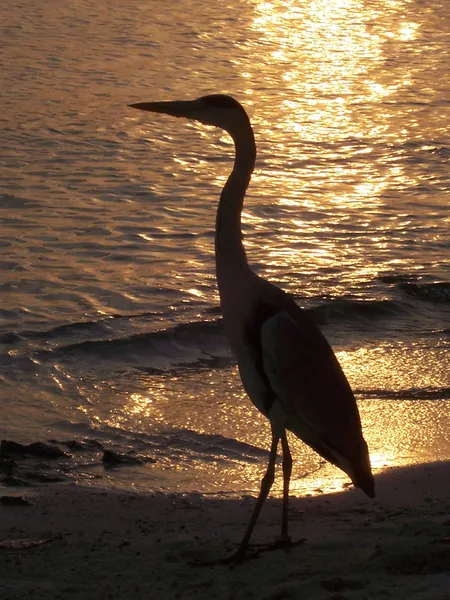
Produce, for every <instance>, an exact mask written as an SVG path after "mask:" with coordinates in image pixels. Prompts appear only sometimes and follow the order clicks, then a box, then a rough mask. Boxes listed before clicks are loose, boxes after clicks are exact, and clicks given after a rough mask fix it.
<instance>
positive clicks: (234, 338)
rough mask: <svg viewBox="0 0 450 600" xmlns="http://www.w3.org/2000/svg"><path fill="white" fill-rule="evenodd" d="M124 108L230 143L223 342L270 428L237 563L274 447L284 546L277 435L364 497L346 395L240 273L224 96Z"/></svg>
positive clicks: (242, 174) (239, 193)
mask: <svg viewBox="0 0 450 600" xmlns="http://www.w3.org/2000/svg"><path fill="white" fill-rule="evenodd" d="M130 106H131V107H133V108H138V109H141V110H145V111H149V112H154V113H164V114H167V115H171V116H173V117H184V118H187V119H193V120H195V121H199V122H200V123H204V124H205V125H214V126H216V127H220V128H222V129H224V130H225V131H227V132H228V133H229V134H230V136H231V137H232V138H233V140H234V145H235V160H234V166H233V170H232V171H231V174H230V175H229V177H228V179H227V182H226V184H225V187H224V188H223V190H222V193H221V196H220V201H219V206H218V210H217V218H216V236H215V256H216V274H217V283H218V288H219V294H220V305H221V309H222V314H223V321H224V326H225V333H226V336H227V338H228V341H229V343H230V346H231V348H232V350H233V352H234V354H235V356H236V359H237V363H238V367H239V373H240V376H241V380H242V384H243V386H244V388H245V390H246V392H247V394H248V396H249V397H250V399H251V401H252V402H253V404H254V405H255V406H256V407H257V408H258V409H259V410H260V411H261V412H262V413H263V415H265V416H266V417H267V418H268V419H269V421H270V426H271V433H272V441H271V445H270V453H269V461H268V465H267V470H266V473H265V475H264V477H263V478H262V482H261V490H260V493H259V496H258V499H257V501H256V504H255V506H254V509H253V512H252V515H251V517H250V521H249V523H248V526H247V529H246V531H245V533H244V536H243V538H242V541H241V543H240V545H239V547H238V550H237V551H236V552H235V553H234V554H233V556H232V557H230V558H232V560H241V559H243V558H244V557H245V554H246V551H247V548H248V544H249V541H250V537H251V535H252V532H253V528H254V526H255V523H256V521H257V519H258V515H259V513H260V511H261V508H262V506H263V504H264V501H265V499H266V498H267V496H268V494H269V492H270V489H271V487H272V484H273V482H274V478H275V463H276V457H277V449H278V444H279V442H280V440H281V447H282V454H283V460H282V470H283V503H282V507H283V508H282V521H281V535H280V536H279V538H278V540H279V541H281V542H282V543H289V542H290V537H289V535H288V496H289V482H290V478H291V472H292V456H291V453H290V450H289V444H288V440H287V437H286V430H289V431H292V432H293V433H294V434H295V435H296V436H297V437H298V438H300V439H301V440H303V442H305V443H306V444H307V445H308V446H310V447H311V448H312V449H313V450H315V451H316V452H317V453H318V454H320V456H322V457H323V458H325V459H326V460H327V461H329V462H330V463H332V464H334V465H336V466H337V467H339V468H340V469H342V471H344V472H345V473H346V474H347V475H348V476H349V477H350V479H351V480H352V482H353V484H354V485H355V486H356V487H359V488H361V489H362V490H363V491H364V492H365V493H366V494H367V495H368V496H369V497H371V498H373V497H374V496H375V493H374V480H373V476H372V472H371V466H370V459H369V453H368V448H367V444H366V442H365V440H364V437H363V434H362V429H361V420H360V416H359V412H358V407H357V404H356V400H355V396H354V394H353V392H352V389H351V387H350V385H349V383H348V381H347V378H346V377H345V375H344V373H343V371H342V369H341V366H340V364H339V362H338V360H337V358H336V356H335V354H334V352H333V350H332V348H331V346H330V345H329V343H328V341H327V340H326V338H325V337H324V335H323V334H322V333H321V331H320V330H319V329H318V327H317V326H316V325H315V324H314V323H313V322H312V321H311V320H310V319H309V318H308V316H307V315H306V314H305V312H304V311H303V310H302V309H301V308H300V307H299V306H298V305H297V304H296V303H295V301H294V300H293V298H292V296H290V295H289V294H287V293H286V292H284V291H283V290H281V289H280V288H278V287H276V286H275V285H273V284H272V283H270V282H269V281H266V280H265V279H263V278H261V277H259V276H258V275H256V273H255V272H254V271H252V269H251V268H250V266H249V264H248V261H247V256H246V253H245V249H244V245H243V243H242V232H241V213H242V206H243V202H244V197H245V193H246V191H247V188H248V185H249V183H250V179H251V176H252V173H253V170H254V166H255V159H256V144H255V137H254V134H253V129H252V126H251V124H250V120H249V118H248V115H247V113H246V112H245V109H244V108H243V107H242V105H241V104H239V102H238V101H237V100H235V99H234V98H232V97H231V96H227V95H223V94H215V95H209V96H202V97H201V98H198V99H196V100H185V101H172V102H142V103H137V104H131V105H130Z"/></svg>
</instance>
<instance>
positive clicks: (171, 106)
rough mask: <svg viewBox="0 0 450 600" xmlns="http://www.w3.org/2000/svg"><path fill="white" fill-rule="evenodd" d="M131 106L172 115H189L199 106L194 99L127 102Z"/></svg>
mask: <svg viewBox="0 0 450 600" xmlns="http://www.w3.org/2000/svg"><path fill="white" fill-rule="evenodd" d="M128 106H130V107H131V108H139V109H140V110H147V111H149V112H155V113H163V114H166V115H172V116H173V117H188V118H189V117H190V116H193V113H194V111H195V110H196V109H198V108H199V106H198V103H197V102H196V101H195V100H175V101H172V102H138V103H137V104H129V105H128Z"/></svg>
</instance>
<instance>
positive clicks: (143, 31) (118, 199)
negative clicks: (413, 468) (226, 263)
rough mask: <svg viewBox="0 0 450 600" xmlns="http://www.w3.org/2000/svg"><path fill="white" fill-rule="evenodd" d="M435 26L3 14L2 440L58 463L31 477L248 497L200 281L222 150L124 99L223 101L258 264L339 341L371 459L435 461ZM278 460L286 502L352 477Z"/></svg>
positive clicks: (241, 447)
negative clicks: (250, 149) (233, 118)
mask: <svg viewBox="0 0 450 600" xmlns="http://www.w3.org/2000/svg"><path fill="white" fill-rule="evenodd" d="M449 27H450V8H449V6H448V4H447V3H446V2H444V1H443V0H442V1H438V0H436V1H431V2H428V3H426V4H424V3H421V2H418V1H408V0H398V1H390V2H385V1H383V2H381V1H376V0H374V1H372V2H369V1H367V2H362V1H358V0H346V1H343V0H331V1H330V0H310V1H305V2H301V3H298V2H281V1H280V2H278V1H274V2H272V3H263V2H259V1H257V0H246V1H242V2H239V3H237V2H236V3H234V4H233V3H231V2H229V3H228V4H227V5H224V4H222V5H221V8H220V11H219V10H217V8H216V6H215V5H214V4H211V3H207V2H197V3H191V2H188V1H180V2H177V3H167V2H163V1H162V0H161V1H154V2H151V3H149V2H141V1H140V0H139V1H138V0H134V1H132V2H128V3H126V4H124V5H120V4H117V3H111V2H107V1H103V2H100V3H97V4H95V5H92V3H89V2H79V1H77V2H71V1H69V2H65V3H64V4H61V5H57V4H55V3H54V2H51V1H50V0H47V1H40V2H37V1H33V0H28V1H27V2H25V3H22V4H14V5H10V6H7V7H5V8H4V10H3V20H2V24H1V26H0V31H1V35H0V40H1V42H0V43H1V50H2V54H3V57H4V60H3V61H2V64H3V69H2V85H1V88H0V102H1V106H2V114H1V116H0V119H1V121H2V130H3V133H2V136H1V139H0V150H1V153H0V156H1V162H2V169H1V172H0V220H1V229H0V252H1V254H0V294H1V303H0V317H1V323H2V327H1V332H2V333H1V335H0V349H1V350H0V383H1V388H0V407H1V408H0V410H1V426H0V434H1V438H3V439H12V440H15V441H18V442H21V443H30V442H33V441H48V440H50V439H53V440H56V441H58V442H66V445H64V444H62V445H61V447H62V448H65V449H66V451H68V452H69V453H70V456H69V457H67V458H64V459H61V460H60V461H56V462H55V461H54V462H51V461H50V462H47V463H44V465H41V466H40V467H38V466H36V465H34V466H33V469H34V471H33V472H34V473H35V476H36V477H38V475H36V473H37V471H39V469H41V471H42V473H41V471H39V472H40V473H41V475H42V476H43V473H44V472H45V473H47V475H48V473H50V474H51V475H52V476H53V475H54V474H55V473H56V474H57V475H58V476H61V477H68V478H75V479H79V480H81V481H84V482H86V481H88V482H93V483H99V484H101V485H114V486H125V487H134V488H137V489H152V490H155V489H162V490H182V491H192V490H200V491H203V492H210V493H219V492H221V493H236V492H237V493H242V492H244V491H246V490H252V491H253V490H255V489H256V488H257V487H258V481H259V478H260V475H261V472H262V470H263V463H264V461H265V460H266V457H267V453H266V449H267V447H268V435H269V431H268V426H267V422H266V421H265V419H264V418H263V417H262V416H261V415H259V413H257V411H256V410H255V409H254V408H253V407H252V405H251V404H250V402H249V401H248V399H247V398H246V397H245V394H244V392H243V391H242V388H241V385H240V383H239V379H238V375H237V370H236V367H235V364H234V361H233V357H232V356H231V353H230V351H229V349H228V348H227V345H226V343H225V340H224V338H223V334H222V329H221V324H220V311H219V308H218V294H217V289H216V283H215V273H214V258H213V239H214V230H213V227H214V218H215V208H216V204H217V199H218V196H219V193H220V189H221V186H222V185H223V183H224V181H225V179H226V177H227V174H228V173H229V171H230V168H231V165H232V162H231V161H232V144H231V142H230V140H229V139H228V137H227V136H226V135H225V134H223V133H222V132H220V131H217V130H214V129H210V128H205V127H203V126H201V125H198V124H195V123H190V122H182V121H179V120H176V119H171V118H169V117H165V116H159V115H150V114H149V115H145V114H138V112H137V111H132V110H131V109H129V108H127V105H128V104H130V103H132V102H138V101H146V100H147V101H150V100H165V99H174V98H178V99H187V98H194V97H197V96H200V95H203V94H207V93H217V92H226V93H231V94H233V95H234V96H236V97H237V98H238V99H239V100H241V101H242V103H243V104H244V105H245V106H246V108H247V109H248V112H249V114H250V115H251V118H252V122H253V124H254V129H255V135H256V139H257V145H258V158H257V170H256V172H255V174H254V177H253V179H252V184H251V187H250V189H249V192H248V196H247V199H246V204H245V208H244V215H243V229H244V233H245V244H246V247H247V250H248V255H249V259H250V262H251V264H252V265H253V266H254V268H255V270H256V271H257V272H258V273H259V274H261V275H263V276H265V277H267V278H268V279H270V280H271V281H273V282H274V283H277V284H279V285H281V286H282V287H283V288H284V289H286V290H287V291H289V292H291V293H292V294H293V295H294V296H295V298H296V300H297V302H298V303H299V304H300V305H301V306H302V307H304V308H305V309H306V310H308V311H309V312H310V314H311V316H312V318H314V319H316V320H317V322H318V323H319V325H320V326H321V327H322V328H323V330H324V332H325V333H326V335H327V337H328V338H329V340H330V342H331V343H332V345H333V346H334V348H335V350H336V353H337V355H338V358H339V360H340V361H341V364H342V365H343V368H344V370H345V372H346V374H347V376H348V378H349V380H350V382H351V384H352V386H353V388H354V389H355V391H356V393H357V397H358V401H359V406H360V411H361V416H362V420H363V425H364V431H365V436H366V439H367V441H368V443H369V447H370V450H371V458H372V463H373V465H374V467H375V469H376V470H377V469H383V468H386V467H387V466H391V465H404V464H412V463H415V462H423V461H428V460H437V459H439V458H444V459H450V416H449V399H450V375H449V362H450V361H449V352H448V350H449V333H450V278H449V272H450V271H449V266H450V236H449V217H448V198H449V190H450V167H449V158H450V139H449V128H448V123H449V117H450V102H449V100H448V98H449V84H448V81H449V80H450V79H449V74H450V73H449V70H450V67H449V65H450V61H449V51H450V42H449V37H448V31H449ZM72 440H76V441H77V442H78V443H79V445H78V446H77V445H76V444H69V445H67V443H68V442H70V441H72ZM89 440H90V441H89ZM92 440H95V443H94V442H93V441H92ZM293 447H294V455H295V459H296V463H295V470H294V480H293V484H292V489H293V492H294V493H299V494H301V493H316V492H317V491H318V490H325V491H326V490H334V489H341V488H342V486H343V485H344V484H345V482H346V479H345V477H344V476H341V474H340V473H339V472H338V471H337V470H336V469H334V468H332V467H329V466H327V465H324V464H323V462H322V461H321V460H320V459H319V458H318V457H317V455H315V454H314V453H313V452H312V451H310V450H309V449H308V448H305V447H304V445H302V444H301V443H300V442H296V441H295V442H293ZM105 448H106V449H112V450H114V451H116V452H118V453H120V454H122V455H127V456H128V457H130V456H131V457H133V458H138V459H139V462H136V464H133V465H128V466H123V467H121V468H118V469H106V468H105V467H104V466H103V464H102V462H101V456H102V452H103V450H104V449H105ZM130 453H131V454H130ZM150 459H152V460H150ZM153 460H155V461H156V462H153ZM36 469H37V471H36ZM45 473H44V474H45ZM19 474H20V476H21V477H24V478H25V479H26V476H25V475H24V472H20V473H19ZM30 477H31V479H32V476H31V475H30V471H28V479H29V478H30ZM276 489H277V490H278V491H279V487H278V488H276Z"/></svg>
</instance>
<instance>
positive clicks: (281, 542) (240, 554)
mask: <svg viewBox="0 0 450 600" xmlns="http://www.w3.org/2000/svg"><path fill="white" fill-rule="evenodd" d="M305 541H306V540H305V538H301V539H299V540H296V541H295V542H293V541H292V540H291V537H290V536H289V535H280V536H277V537H276V538H275V541H274V542H271V543H270V544H251V549H248V548H247V549H242V548H238V549H237V550H236V552H233V553H232V554H230V555H229V556H226V557H225V558H219V559H215V560H195V561H191V562H190V563H189V564H190V565H191V566H193V567H210V566H215V565H229V566H230V567H234V566H236V565H238V564H240V563H243V562H247V561H249V560H254V559H255V558H259V556H260V555H261V554H262V553H263V552H272V551H273V550H280V549H281V548H284V549H286V550H290V549H291V548H295V547H296V546H302V545H303V544H304V543H305Z"/></svg>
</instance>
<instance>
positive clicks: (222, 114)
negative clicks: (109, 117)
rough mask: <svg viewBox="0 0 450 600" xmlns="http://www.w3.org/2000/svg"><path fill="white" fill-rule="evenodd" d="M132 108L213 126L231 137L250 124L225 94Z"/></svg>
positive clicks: (147, 104)
mask: <svg viewBox="0 0 450 600" xmlns="http://www.w3.org/2000/svg"><path fill="white" fill-rule="evenodd" d="M130 107H132V108H139V109H140V110H147V111H150V112H155V113H163V114H166V115H172V116H173V117H183V118H186V119H193V120H195V121H199V122H200V123H203V124H204V125H214V126H215V127H220V128H222V129H225V130H226V131H228V132H229V133H230V134H231V135H232V136H234V134H235V132H237V131H239V130H240V129H242V127H245V126H247V127H248V126H249V124H250V122H249V119H248V116H247V113H246V112H245V110H244V108H243V107H242V106H241V105H240V104H239V102H238V101H237V100H235V99H234V98H232V97H231V96H226V95H225V94H214V95H211V96H202V97H201V98H197V99H196V100H176V101H171V102H138V103H137V104H130Z"/></svg>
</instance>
